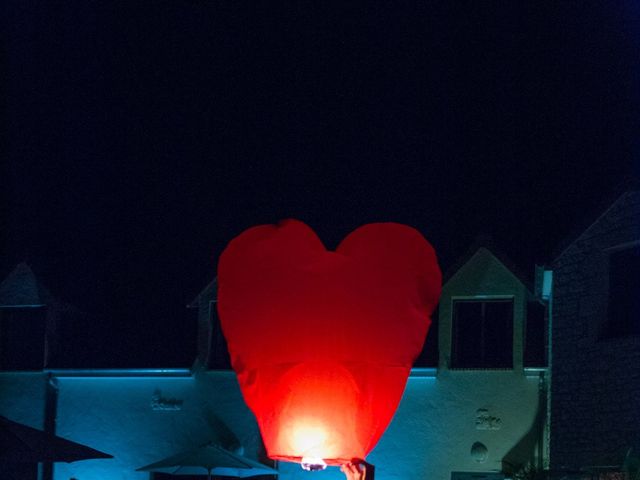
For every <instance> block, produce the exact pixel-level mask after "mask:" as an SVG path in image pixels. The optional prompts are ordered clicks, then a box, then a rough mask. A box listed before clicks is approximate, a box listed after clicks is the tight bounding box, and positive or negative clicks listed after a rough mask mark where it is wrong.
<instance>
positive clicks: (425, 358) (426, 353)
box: [413, 308, 439, 367]
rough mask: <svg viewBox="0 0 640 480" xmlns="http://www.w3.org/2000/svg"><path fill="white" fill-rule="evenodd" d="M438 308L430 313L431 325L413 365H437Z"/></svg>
mask: <svg viewBox="0 0 640 480" xmlns="http://www.w3.org/2000/svg"><path fill="white" fill-rule="evenodd" d="M438 325H439V321H438V308H436V309H435V310H434V311H433V313H432V314H431V326H430V327H429V333H428V334H427V338H426V340H425V342H424V345H423V346H422V351H421V352H420V355H418V358H416V361H415V362H414V364H413V366H414V367H437V366H438V355H439V350H438V330H439V328H438Z"/></svg>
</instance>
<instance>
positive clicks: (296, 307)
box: [218, 220, 441, 469]
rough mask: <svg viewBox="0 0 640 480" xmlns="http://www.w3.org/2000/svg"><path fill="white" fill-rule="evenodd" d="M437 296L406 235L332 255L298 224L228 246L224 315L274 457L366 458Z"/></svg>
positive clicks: (354, 242) (250, 233) (362, 235)
mask: <svg viewBox="0 0 640 480" xmlns="http://www.w3.org/2000/svg"><path fill="white" fill-rule="evenodd" d="M440 288H441V273H440V269H439V267H438V264H437V260H436V256H435V252H434V250H433V248H432V247H431V245H430V244H429V243H428V242H427V241H426V240H425V239H424V237H423V236H422V235H421V234H420V233H419V232H418V231H416V230H414V229H413V228H411V227H408V226H405V225H400V224H395V223H378V224H369V225H364V226H362V227H360V228H358V229H356V230H355V231H354V232H352V233H351V234H349V235H348V236H347V237H346V238H345V239H344V240H343V241H342V242H341V243H340V245H339V246H338V248H337V249H336V251H335V252H331V251H327V250H326V249H325V247H324V245H323V244H322V242H321V241H320V240H319V239H318V237H317V236H316V234H315V233H314V232H313V230H311V229H310V228H309V227H308V226H307V225H305V224H304V223H302V222H299V221H295V220H287V221H284V222H281V223H280V224H278V225H262V226H258V227H253V228H250V229H248V230H246V231H245V232H243V233H242V234H241V235H239V236H238V237H236V238H235V239H234V240H232V241H231V242H230V244H229V245H228V246H227V248H226V249H225V251H224V252H223V253H222V255H221V257H220V261H219V265H218V312H219V315H220V320H221V324H222V329H223V332H224V335H225V337H226V339H227V343H228V346H229V353H230V354H231V361H232V365H233V368H234V370H235V371H236V373H237V376H238V382H239V384H240V388H241V390H242V394H243V396H244V399H245V401H246V403H247V405H248V406H249V408H250V409H251V410H252V411H253V413H254V414H255V416H256V419H257V421H258V425H259V427H260V431H261V433H262V436H263V440H264V443H265V447H266V449H267V454H268V455H269V457H271V458H273V459H278V460H285V461H293V462H298V463H301V464H303V466H305V465H306V466H307V468H309V469H317V467H321V466H323V465H326V464H329V465H343V464H346V463H348V462H350V460H351V459H352V458H362V459H364V458H366V456H367V454H368V453H369V452H370V451H371V449H373V447H374V446H375V444H376V443H377V441H378V440H379V438H380V436H381V435H382V433H383V432H384V430H385V429H386V427H387V425H388V424H389V422H390V421H391V418H392V417H393V414H394V413H395V410H396V408H397V405H398V403H399V401H400V398H401V396H402V393H403V391H404V387H405V384H406V380H407V377H408V375H409V371H410V369H411V366H412V364H413V361H414V360H415V358H416V357H417V355H418V354H419V353H420V350H421V349H422V345H423V343H424V339H425V337H426V334H427V331H428V328H429V324H430V318H429V316H430V314H431V312H432V311H433V309H434V308H435V305H436V304H437V301H438V297H439V294H440Z"/></svg>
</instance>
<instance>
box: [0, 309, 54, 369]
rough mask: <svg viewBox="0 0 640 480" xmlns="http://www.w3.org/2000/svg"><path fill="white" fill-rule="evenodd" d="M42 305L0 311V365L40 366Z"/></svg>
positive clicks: (42, 327)
mask: <svg viewBox="0 0 640 480" xmlns="http://www.w3.org/2000/svg"><path fill="white" fill-rule="evenodd" d="M45 320H46V308H44V307H42V308H7V309H2V310H1V311H0V368H1V369H2V370H42V369H43V368H44V334H45V331H44V330H45Z"/></svg>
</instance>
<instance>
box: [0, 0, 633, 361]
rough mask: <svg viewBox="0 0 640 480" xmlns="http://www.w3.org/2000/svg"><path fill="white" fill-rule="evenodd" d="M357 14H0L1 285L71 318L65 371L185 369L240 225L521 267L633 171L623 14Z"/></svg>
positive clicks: (430, 6)
mask: <svg viewBox="0 0 640 480" xmlns="http://www.w3.org/2000/svg"><path fill="white" fill-rule="evenodd" d="M378 3H379V2H367V3H363V4H360V5H357V6H356V5H344V4H342V3H338V2H336V3H331V2H310V3H293V2H232V1H172V2H162V1H155V2H138V1H131V2H85V1H82V2H81V1H70V2H39V1H38V2H36V1H30V0H21V1H15V2H6V3H4V5H3V7H2V9H3V11H2V12H0V17H2V18H3V20H1V21H2V22H4V26H3V27H4V28H3V31H4V39H3V40H4V41H3V48H2V51H1V54H2V57H1V58H0V60H1V64H2V68H1V69H0V71H1V72H2V75H1V80H2V84H1V86H2V92H3V95H2V97H1V102H2V105H1V107H2V113H3V115H2V119H3V123H2V125H3V126H4V128H2V151H0V157H1V158H2V159H3V161H2V167H0V168H2V170H1V171H0V173H1V174H2V179H3V181H2V183H1V185H2V187H1V188H0V190H1V195H2V196H3V198H2V204H3V209H2V214H3V217H4V220H3V222H2V223H3V225H4V227H3V230H2V237H1V243H0V253H1V254H2V255H1V256H0V275H1V276H2V277H3V278H4V276H6V275H7V274H8V273H9V272H10V271H11V270H12V269H13V268H14V266H15V265H16V264H17V263H18V262H21V261H26V262H27V263H29V264H30V265H31V267H32V269H33V270H34V272H35V273H36V275H37V276H38V278H39V279H40V280H41V281H42V283H44V284H45V285H46V286H47V287H49V289H50V290H51V291H52V292H53V293H54V295H56V296H57V297H58V298H60V299H61V300H64V301H65V302H68V303H70V304H73V305H75V306H76V307H77V308H78V309H79V310H80V311H82V312H83V315H82V317H81V318H82V321H76V323H75V324H74V326H73V331H72V334H71V335H70V336H69V338H68V339H67V341H68V342H69V349H72V350H74V351H75V352H76V357H75V360H74V362H77V363H78V364H75V365H73V366H77V367H82V366H119V367H124V366H127V367H172V366H189V365H190V363H191V361H192V360H193V355H194V348H195V338H194V334H195V312H193V311H187V310H186V309H185V305H186V304H187V303H189V302H190V301H191V300H192V299H193V298H194V297H195V296H196V295H197V293H198V292H199V291H200V290H201V289H202V288H203V287H204V286H205V285H206V284H207V283H208V282H209V281H210V280H211V279H212V278H213V277H214V275H215V268H216V262H217V257H218V255H219V254H220V252H221V250H222V249H223V248H224V246H225V245H226V243H227V242H228V241H229V240H230V239H231V238H233V237H234V236H235V235H237V234H239V233H240V232H241V231H243V230H244V229H245V228H248V227H250V226H253V225H256V224H262V223H274V222H277V221H278V220H280V219H282V218H287V217H294V218H298V219H300V220H303V221H305V222H307V223H308V224H309V225H310V226H312V227H313V228H314V229H315V230H316V231H317V232H318V234H319V235H320V237H321V238H322V239H323V241H324V242H325V244H326V245H327V247H329V248H334V247H335V246H336V245H337V243H338V242H339V241H340V239H341V238H342V237H344V236H345V235H346V234H347V233H349V232H350V231H351V230H353V229H354V228H356V227H357V226H359V225H361V224H364V223H367V222H372V221H396V222H402V223H407V224H410V225H412V226H414V227H416V228H418V229H419V230H420V231H421V232H422V233H423V234H424V235H425V236H426V237H427V238H428V239H429V240H430V241H431V242H432V243H433V244H434V246H435V247H436V250H437V252H438V254H439V257H440V262H441V265H442V267H443V269H446V268H447V266H449V265H451V264H452V263H453V262H454V261H455V260H456V259H457V258H458V257H459V256H460V255H462V254H464V253H465V251H466V249H467V248H468V247H469V246H470V244H471V243H473V240H474V238H475V237H476V236H477V235H478V234H490V235H492V237H493V239H494V242H495V243H496V244H497V245H499V246H500V247H502V249H503V252H504V253H505V254H506V255H508V256H509V257H511V258H512V260H514V261H515V262H516V264H517V265H518V266H519V267H520V268H521V270H523V271H525V272H530V271H532V270H533V266H534V264H535V263H536V262H537V263H544V262H549V261H550V260H552V252H553V251H554V249H555V248H556V247H557V246H558V245H559V244H560V243H561V242H562V241H563V240H564V239H565V238H566V237H567V236H568V235H571V233H572V232H573V231H574V230H575V228H576V226H577V225H581V224H583V222H585V221H587V220H588V219H589V218H590V216H592V215H594V214H595V213H597V211H598V208H599V207H600V206H601V205H602V202H606V201H607V200H608V199H611V195H612V194H614V192H615V191H616V189H617V188H619V187H618V186H619V185H620V183H621V182H624V181H625V180H627V179H629V178H633V176H634V175H637V173H638V170H637V165H638V156H639V153H640V135H639V134H638V132H640V89H639V86H640V64H639V61H638V60H639V59H640V55H639V53H640V3H638V2H635V1H632V0H628V1H619V2H598V3H590V2H538V1H535V2H534V1H532V2H460V3H456V4H451V2H438V3H436V2H425V1H420V2H402V3H401V2H395V3H394V4H393V6H391V5H385V6H383V5H379V4H378Z"/></svg>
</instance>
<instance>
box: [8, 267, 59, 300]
mask: <svg viewBox="0 0 640 480" xmlns="http://www.w3.org/2000/svg"><path fill="white" fill-rule="evenodd" d="M52 301H53V297H52V296H51V293H50V292H49V290H48V289H47V288H46V287H44V286H43V285H42V284H41V283H40V282H39V281H38V279H37V278H36V276H35V274H34V273H33V270H31V267H29V265H27V264H26V263H24V262H23V263H19V264H18V265H17V266H16V268H14V269H13V271H12V272H11V273H10V274H9V275H7V277H6V278H5V279H4V280H3V281H2V283H0V308H8V307H42V306H44V305H48V304H50V303H51V302H52Z"/></svg>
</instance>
